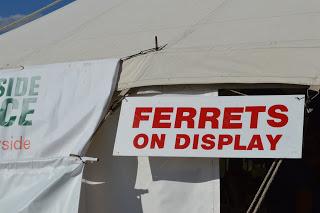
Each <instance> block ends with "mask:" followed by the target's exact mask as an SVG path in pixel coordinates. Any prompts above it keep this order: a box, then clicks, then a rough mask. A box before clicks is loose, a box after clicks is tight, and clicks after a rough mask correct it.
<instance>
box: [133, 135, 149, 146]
mask: <svg viewBox="0 0 320 213" xmlns="http://www.w3.org/2000/svg"><path fill="white" fill-rule="evenodd" d="M139 139H142V143H140V142H139ZM140 141H141V140H140ZM147 145H148V136H147V135H146V134H138V135H136V136H135V137H134V139H133V146H134V147H136V148H137V149H143V148H145V147H146V146H147Z"/></svg>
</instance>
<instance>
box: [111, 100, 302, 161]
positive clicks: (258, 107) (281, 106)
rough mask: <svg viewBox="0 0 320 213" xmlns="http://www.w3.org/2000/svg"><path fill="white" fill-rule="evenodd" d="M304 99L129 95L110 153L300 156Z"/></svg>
mask: <svg viewBox="0 0 320 213" xmlns="http://www.w3.org/2000/svg"><path fill="white" fill-rule="evenodd" d="M303 120H304V96H303V95H287V96H224V97H222V96H220V97H203V96H199V97H195V96H192V97H185V96H179V95H176V96H175V97H173V96H170V97H128V98H126V99H125V100H124V101H123V102H122V108H121V114H120V120H119V124H118V130H117V136H116V142H115V147H114V152H113V154H114V155H120V156H180V157H182V156H183V157H186V156H188V157H219V158H220V157H226V158H233V157H235V158H301V152H302V135H303Z"/></svg>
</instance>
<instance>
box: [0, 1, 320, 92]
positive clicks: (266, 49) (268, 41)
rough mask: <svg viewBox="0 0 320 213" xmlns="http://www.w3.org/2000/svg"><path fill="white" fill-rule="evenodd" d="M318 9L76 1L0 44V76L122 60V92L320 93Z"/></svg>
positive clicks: (291, 4) (295, 4)
mask: <svg viewBox="0 0 320 213" xmlns="http://www.w3.org/2000/svg"><path fill="white" fill-rule="evenodd" d="M319 25H320V1H318V0H308V1H301V0H282V1H278V0H261V1H255V0H242V1H237V0H201V1H199V0H175V1H171V0H161V1H153V0H132V1H127V0H108V1H105V0H90V1H87V0H77V1H75V2H73V3H71V4H69V5H67V6H66V7H64V8H61V9H59V10H57V11H55V12H53V13H51V14H49V15H46V16H44V17H42V18H40V19H38V20H35V21H33V22H31V23H29V24H26V25H24V26H22V27H19V28H17V29H15V30H13V31H10V32H8V33H5V34H3V35H1V36H0V47H1V49H0V68H2V69H4V68H9V67H10V68H11V67H15V66H19V65H34V64H48V63H56V62H67V61H78V60H88V59H100V58H122V57H125V56H128V55H132V54H135V53H138V52H140V51H141V50H145V49H149V48H152V47H154V36H155V35H157V36H158V39H159V44H160V45H163V44H168V45H167V46H166V47H165V48H164V49H163V50H161V51H158V52H154V53H149V54H145V55H141V56H138V57H134V58H132V59H129V60H126V61H125V62H124V63H123V66H122V73H121V77H120V81H119V85H118V87H119V89H124V88H130V87H138V86H147V85H168V84H203V83H287V84H304V85H320V60H319V59H318V56H319V55H320V28H319Z"/></svg>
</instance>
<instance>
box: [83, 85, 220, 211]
mask: <svg viewBox="0 0 320 213" xmlns="http://www.w3.org/2000/svg"><path fill="white" fill-rule="evenodd" d="M171 94H180V95H202V96H206V97H212V96H216V95H217V93H216V92H215V91H214V90H212V89H210V88H209V87H208V86H176V87H169V88H168V87H152V88H148V89H147V90H143V89H140V90H139V91H138V92H137V93H136V95H160V96H170V95H171ZM119 114H120V110H119V109H118V110H117V111H116V112H114V113H113V114H112V115H111V116H109V117H108V119H107V120H106V121H105V123H104V124H103V126H102V128H101V129H100V130H99V131H98V132H97V134H96V135H95V137H94V140H93V142H92V144H91V146H90V147H89V150H88V153H87V155H88V156H95V157H98V158H99V159H100V161H99V162H98V163H94V164H87V165H86V167H85V173H84V179H86V181H85V183H83V185H82V192H81V200H80V212H81V213H87V212H88V213H89V212H95V213H105V212H117V213H126V212H132V213H142V212H144V213H151V212H152V213H157V212H159V213H160V212H168V213H170V212H172V213H184V212H201V213H218V212H220V181H219V161H218V160H217V159H210V158H168V157H150V158H146V157H138V158H137V157H117V156H112V152H113V146H114V142H115V136H116V131H117V124H118V119H119ZM124 134H125V133H124Z"/></svg>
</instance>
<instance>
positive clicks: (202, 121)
mask: <svg viewBox="0 0 320 213" xmlns="http://www.w3.org/2000/svg"><path fill="white" fill-rule="evenodd" d="M219 116H220V110H219V109H218V108H214V107H210V108H205V107H204V108H201V110H200V118H199V125H198V128H200V129H204V128H206V123H207V122H210V123H211V128H212V129H217V128H219V121H218V118H219Z"/></svg>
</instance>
